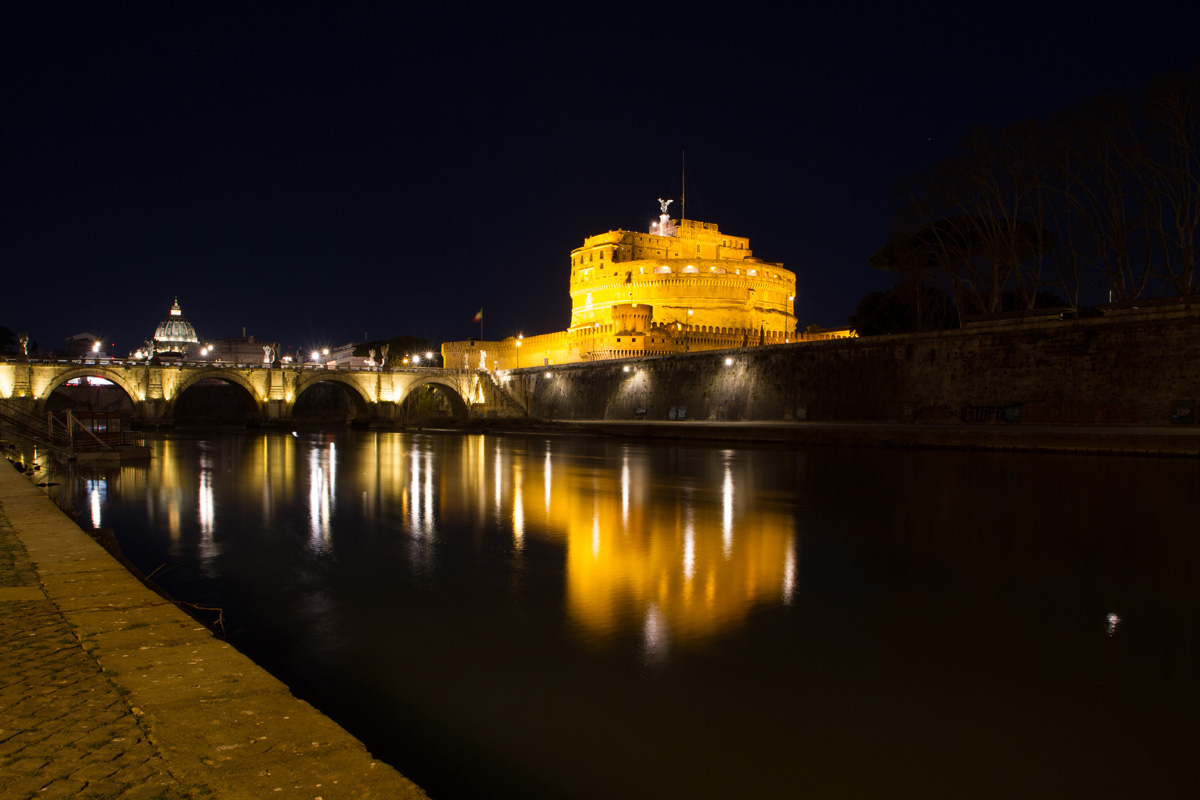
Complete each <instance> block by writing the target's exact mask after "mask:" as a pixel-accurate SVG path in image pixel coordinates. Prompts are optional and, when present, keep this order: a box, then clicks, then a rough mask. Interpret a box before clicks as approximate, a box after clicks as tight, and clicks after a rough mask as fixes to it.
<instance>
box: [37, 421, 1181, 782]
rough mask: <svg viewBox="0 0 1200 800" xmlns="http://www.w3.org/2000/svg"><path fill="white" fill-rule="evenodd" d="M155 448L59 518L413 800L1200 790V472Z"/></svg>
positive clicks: (1176, 465) (197, 436)
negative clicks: (213, 620) (414, 794)
mask: <svg viewBox="0 0 1200 800" xmlns="http://www.w3.org/2000/svg"><path fill="white" fill-rule="evenodd" d="M150 444H151V445H152V446H153V449H154V451H155V457H154V459H153V460H152V461H150V462H149V463H143V464H124V465H121V466H119V467H116V466H114V467H111V468H102V467H86V466H70V467H68V466H63V467H61V468H59V470H58V471H57V472H55V473H54V474H53V475H52V476H51V480H52V481H55V482H57V483H59V484H60V485H58V486H55V487H51V489H50V491H52V492H56V493H59V494H60V495H61V496H62V497H63V498H64V499H66V500H68V501H69V502H70V503H72V504H73V506H74V508H75V509H76V510H78V511H79V512H80V515H79V522H80V524H81V525H82V526H84V527H91V526H95V527H104V528H111V529H113V530H114V531H115V534H116V536H117V539H118V541H119V542H120V545H121V547H122V549H123V551H124V553H125V554H126V555H127V556H128V557H129V558H130V559H131V560H132V561H133V562H134V563H135V564H137V565H138V566H139V567H140V568H141V569H142V570H143V571H145V572H152V571H153V572H155V579H156V580H157V581H158V582H159V583H160V584H161V585H162V586H163V587H164V588H166V589H167V590H168V591H169V592H171V593H172V594H173V595H174V596H175V597H176V598H177V599H180V600H185V601H190V602H193V603H197V604H200V605H206V606H218V607H220V608H221V609H223V616H224V623H225V630H226V632H227V635H228V638H229V640H230V641H231V642H232V643H233V644H235V645H236V646H237V647H238V648H239V649H241V650H242V651H243V652H245V653H247V654H248V655H249V656H251V657H252V658H253V659H255V660H256V661H257V662H259V663H260V664H262V665H263V666H264V667H266V668H267V669H269V670H270V671H271V672H273V673H274V674H276V675H277V676H279V677H280V678H281V679H282V680H283V681H285V682H286V683H287V684H288V685H289V686H291V687H292V690H293V691H294V692H295V693H296V694H297V695H299V696H301V697H303V698H305V699H308V700H310V701H311V702H313V703H314V704H315V705H316V706H317V707H318V708H320V709H322V710H323V711H325V712H326V713H327V714H329V715H330V716H332V717H333V718H334V719H336V720H337V721H339V722H340V723H342V724H343V725H344V726H345V727H346V728H348V729H349V730H350V731H351V732H352V733H354V734H355V735H357V736H358V737H359V738H361V739H362V740H363V741H364V742H365V743H366V744H367V746H368V748H369V749H370V750H371V751H372V752H373V753H374V754H375V755H376V756H377V757H379V758H382V759H384V760H385V761H387V762H389V763H391V764H393V765H395V766H396V767H397V768H398V769H400V770H401V771H402V772H404V773H405V774H406V775H408V776H409V777H410V778H412V779H414V780H415V781H417V782H418V783H419V784H421V785H422V786H423V787H424V788H425V789H426V790H427V791H428V792H429V793H430V794H431V796H432V797H434V798H435V800H446V798H489V797H522V798H541V797H545V798H558V797H562V798H616V797H621V798H640V797H655V798H664V797H688V798H709V797H713V798H715V797H722V798H727V797H754V798H771V797H820V798H824V797H947V798H949V797H954V798H960V797H1013V796H1035V797H1063V796H1089V797H1131V796H1153V797H1169V796H1185V795H1187V796H1190V792H1191V791H1192V790H1194V789H1195V786H1196V773H1195V768H1194V761H1195V758H1196V754H1197V753H1198V752H1200V749H1198V745H1200V733H1198V730H1200V725H1198V724H1197V722H1196V719H1197V712H1198V711H1200V702H1198V701H1200V659H1198V655H1197V654H1198V652H1200V616H1198V615H1197V613H1196V612H1197V608H1198V606H1200V588H1198V587H1200V583H1198V581H1197V577H1198V575H1197V573H1198V572H1200V546H1198V544H1197V530H1198V528H1200V526H1198V525H1197V514H1196V498H1197V495H1198V493H1197V489H1198V488H1200V464H1198V463H1196V462H1195V461H1191V460H1174V459H1149V458H1117V457H1095V458H1091V457H1082V456H1057V455H1021V454H997V453H970V452H941V451H937V452H934V451H912V452H910V451H899V450H870V449H839V448H832V447H827V448H807V449H794V448H783V447H778V448H776V447H762V446H760V447H727V446H722V445H715V444H696V445H692V444H680V443H661V442H643V441H635V440H614V439H605V438H578V437H556V436H543V435H537V436H533V435H530V436H521V435H506V436H494V435H464V434H457V433H398V432H364V431H350V430H339V431H336V432H322V433H304V432H299V433H295V434H293V433H290V432H288V433H283V432H269V433H268V432H254V431H249V432H228V431H224V432H206V431H195V432H190V433H189V432H175V433H171V434H165V435H161V436H159V437H157V438H152V439H151V441H150Z"/></svg>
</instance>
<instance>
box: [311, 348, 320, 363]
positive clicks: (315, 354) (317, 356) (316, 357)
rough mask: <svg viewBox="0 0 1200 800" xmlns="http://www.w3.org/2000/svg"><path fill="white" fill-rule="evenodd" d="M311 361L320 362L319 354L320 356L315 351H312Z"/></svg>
mask: <svg viewBox="0 0 1200 800" xmlns="http://www.w3.org/2000/svg"><path fill="white" fill-rule="evenodd" d="M312 360H313V361H320V360H321V354H320V353H318V352H317V351H316V350H313V351H312Z"/></svg>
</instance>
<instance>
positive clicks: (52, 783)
mask: <svg viewBox="0 0 1200 800" xmlns="http://www.w3.org/2000/svg"><path fill="white" fill-rule="evenodd" d="M0 613H2V614H3V624H2V625H0V797H3V798H68V797H69V798H81V799H82V798H123V799H125V800H175V799H176V798H192V797H218V798H256V799H258V800H261V799H262V798H296V799H297V800H314V798H315V799H316V800H335V798H387V800H393V799H395V798H400V799H401V800H403V799H404V798H424V797H425V794H424V793H423V792H422V791H421V790H420V789H419V788H418V787H417V786H416V785H415V784H413V783H412V782H411V781H409V780H407V779H406V778H405V777H404V776H402V775H401V774H400V773H398V772H397V771H396V770H395V769H393V768H392V767H390V766H388V765H387V764H384V763H382V762H379V761H377V760H376V759H373V758H372V757H371V754H370V753H368V752H367V750H366V748H365V747H364V746H363V745H362V743H361V742H359V741H358V740H357V739H355V738H354V737H352V736H351V735H350V734H348V733H347V732H346V731H345V730H343V729H342V728H341V727H339V726H338V725H337V724H335V723H334V722H333V721H331V720H330V719H328V718H327V717H325V716H324V715H322V714H321V713H320V712H319V711H317V710H316V709H314V708H313V707H312V706H310V705H309V704H307V703H305V702H303V701H301V700H298V699H297V698H295V697H293V696H292V694H291V693H290V692H289V691H288V688H287V687H286V686H285V685H283V684H282V683H280V682H279V681H278V680H276V679H275V678H273V677H272V676H271V675H269V674H268V673H267V672H266V671H265V670H263V669H261V668H260V667H258V666H257V665H256V664H254V663H253V662H252V661H250V659H248V658H246V657H245V656H244V655H242V654H241V653H239V652H238V651H237V650H235V649H234V648H233V647H231V646H230V645H228V644H226V643H225V642H222V641H221V640H219V639H217V638H216V637H214V636H213V635H212V634H211V633H210V632H209V631H208V630H207V629H206V628H204V627H202V626H200V625H199V624H198V623H196V621H195V620H193V619H192V618H191V617H190V616H188V615H187V614H185V613H184V612H182V611H181V610H179V609H178V608H177V607H176V606H175V605H174V604H173V603H171V602H169V601H167V600H164V599H163V598H162V597H160V596H159V595H157V594H156V593H154V592H152V591H151V590H149V589H147V588H146V587H145V586H144V585H143V584H142V583H141V582H140V581H138V580H137V579H136V578H134V577H133V575H131V574H130V573H129V572H128V571H127V570H126V569H124V568H123V567H122V566H121V565H120V564H119V563H118V562H117V561H116V560H115V559H114V558H113V557H112V556H111V555H110V554H109V553H108V552H107V551H105V550H104V549H103V548H102V547H101V546H100V545H99V544H97V543H96V542H95V541H93V540H92V539H91V538H90V537H89V536H88V535H87V534H85V533H84V532H83V531H82V530H80V529H79V528H78V527H77V526H76V525H75V524H74V523H73V522H72V521H71V520H70V519H69V518H68V517H67V516H66V515H65V514H64V513H63V512H62V511H61V510H60V509H59V508H58V507H57V506H55V505H54V503H53V502H52V501H51V500H50V499H49V498H48V497H46V496H45V495H44V494H43V493H42V492H41V491H39V490H38V489H37V488H36V487H35V486H33V485H32V484H31V483H30V481H29V480H27V479H26V478H25V477H24V476H23V475H21V474H20V473H19V472H17V471H16V470H13V469H10V468H9V467H8V466H7V465H5V464H0Z"/></svg>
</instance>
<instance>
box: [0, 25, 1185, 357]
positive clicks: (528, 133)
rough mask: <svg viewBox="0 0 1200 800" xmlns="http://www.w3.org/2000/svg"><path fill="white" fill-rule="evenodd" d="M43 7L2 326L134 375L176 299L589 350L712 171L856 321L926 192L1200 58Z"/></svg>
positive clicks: (727, 220)
mask: <svg viewBox="0 0 1200 800" xmlns="http://www.w3.org/2000/svg"><path fill="white" fill-rule="evenodd" d="M28 5H30V6H31V8H29V9H25V10H24V11H21V12H16V13H14V12H13V11H11V10H6V11H5V12H3V19H2V21H0V65H2V66H3V75H4V77H3V80H2V81H0V197H2V199H3V205H2V207H0V271H2V272H0V274H2V275H3V280H2V282H0V325H4V326H7V327H9V328H11V329H12V330H14V331H17V332H21V331H28V332H29V333H30V336H31V338H32V339H34V340H36V341H37V342H38V343H39V345H40V346H41V348H42V349H43V350H49V349H52V348H56V347H57V348H61V347H62V342H63V339H64V338H65V337H67V336H69V335H72V334H76V333H81V332H85V331H86V332H90V333H94V334H98V335H100V336H101V337H102V338H103V339H104V340H105V341H106V342H115V347H114V348H112V351H113V354H114V355H125V354H127V353H128V352H130V351H132V350H134V349H136V348H137V347H138V346H140V345H141V343H142V341H143V340H144V339H148V338H150V337H151V336H152V334H153V331H154V328H155V327H156V325H157V324H158V322H159V321H160V320H162V319H163V318H164V317H165V316H166V314H167V311H168V309H169V308H170V306H171V302H172V300H173V299H174V298H175V297H176V296H178V298H179V302H180V305H181V306H182V307H183V310H184V313H185V314H186V316H187V317H188V319H189V320H190V321H191V322H192V323H193V324H194V325H195V326H196V329H197V331H198V332H199V334H200V336H201V337H202V338H203V339H207V340H213V339H218V338H225V337H230V336H239V335H241V331H242V328H243V327H245V329H246V331H247V333H250V334H253V335H254V336H255V337H256V338H258V339H264V340H267V341H278V342H280V343H281V344H282V345H284V346H285V347H287V346H293V347H297V348H299V349H301V350H303V351H307V350H308V349H309V348H311V347H313V346H320V345H336V344H342V343H345V342H350V341H361V340H362V339H363V338H364V336H366V337H368V338H372V339H381V338H387V337H391V336H398V335H413V336H420V337H425V338H427V339H429V340H430V341H431V342H432V343H433V344H435V345H436V344H439V343H440V342H442V341H443V340H454V339H465V338H470V337H476V336H478V335H479V332H480V329H479V326H478V325H476V324H473V323H472V322H471V318H472V316H473V315H474V314H475V312H476V311H477V310H479V309H480V308H481V307H482V308H483V309H484V325H483V334H484V337H485V338H489V339H492V338H502V337H504V336H508V335H512V334H515V333H517V332H521V331H523V332H525V333H526V334H537V333H547V332H551V331H556V330H562V329H564V328H565V327H566V326H567V323H568V321H569V312H570V299H569V297H568V294H567V292H568V287H567V281H568V277H569V269H570V268H569V253H570V251H571V249H572V248H574V247H578V246H579V245H580V244H582V242H583V239H584V237H586V236H589V235H592V234H596V233H602V232H604V231H607V230H612V229H616V228H625V229H638V230H644V229H645V226H646V225H647V224H648V223H649V221H650V220H651V219H653V218H654V217H655V215H656V214H657V213H658V203H657V198H659V197H663V198H675V199H676V204H675V205H673V206H672V207H671V208H672V212H674V213H675V214H676V215H678V209H679V206H680V199H681V168H680V162H681V153H682V152H683V151H685V150H686V165H687V172H686V174H687V209H686V211H687V216H688V217H689V218H691V219H701V220H705V221H708V222H715V223H717V224H719V225H720V226H721V229H722V230H723V231H726V232H728V233H730V234H733V235H737V236H748V237H749V238H750V242H751V246H752V247H753V248H754V251H755V255H757V256H759V257H760V258H763V259H766V260H770V261H779V262H782V263H783V264H784V265H785V266H786V267H787V268H789V269H791V270H793V271H794V272H795V273H796V276H797V283H798V297H797V302H796V315H797V317H798V319H799V322H800V325H801V327H804V326H807V325H809V324H813V323H816V324H820V325H826V326H836V325H844V324H845V323H846V320H847V317H848V316H849V315H850V314H851V313H852V312H853V311H854V308H855V305H856V304H857V302H858V300H859V298H860V297H862V296H863V295H864V294H865V293H866V292H868V291H871V290H875V289H882V288H885V287H887V286H888V285H890V283H891V277H890V276H889V275H887V274H884V273H880V272H876V271H874V270H872V269H871V268H870V267H869V266H867V258H868V256H870V254H871V253H873V252H874V251H875V250H876V249H877V248H878V247H879V246H880V245H881V244H882V243H883V241H884V240H885V239H886V237H887V235H888V232H889V225H890V222H891V219H892V215H893V210H894V208H895V206H896V202H895V198H896V197H897V190H898V188H899V187H900V186H901V185H902V181H903V179H904V178H905V176H908V175H911V174H912V173H914V172H915V171H917V170H919V169H921V168H922V167H924V166H927V165H928V164H930V163H932V162H935V161H937V160H938V159H940V158H942V157H945V156H946V155H947V154H948V153H950V152H951V151H952V150H953V149H954V147H955V145H956V144H957V143H958V142H959V141H960V140H961V139H962V137H963V136H964V135H965V134H966V133H967V131H968V130H970V128H972V127H973V126H976V125H988V126H994V127H999V126H1003V125H1006V124H1009V123H1011V122H1016V121H1018V120H1021V119H1025V118H1046V117H1047V116H1049V115H1051V114H1053V113H1055V112H1057V111H1059V110H1064V109H1066V108H1068V107H1070V106H1073V105H1076V104H1078V103H1080V102H1081V101H1083V100H1085V99H1087V98H1089V97H1091V96H1094V95H1099V94H1108V93H1114V92H1121V91H1134V90H1136V89H1138V88H1139V87H1141V86H1142V85H1143V84H1145V83H1146V82H1148V81H1149V80H1151V79H1153V78H1155V77H1157V76H1159V75H1161V74H1163V73H1165V72H1169V71H1171V70H1175V69H1183V68H1186V67H1188V66H1189V65H1191V64H1192V63H1193V62H1194V60H1195V59H1196V57H1197V53H1198V52H1200V47H1198V46H1197V43H1196V42H1197V39H1196V36H1197V34H1196V31H1197V26H1196V22H1197V14H1196V12H1194V11H1193V12H1181V11H1180V10H1179V8H1180V7H1176V9H1175V11H1174V12H1173V13H1172V14H1170V15H1162V16H1148V17H1145V18H1133V17H1131V16H1129V14H1130V13H1133V12H1134V11H1137V12H1139V13H1145V11H1144V9H1145V8H1146V7H1145V6H1142V5H1139V6H1137V7H1136V9H1135V8H1134V7H1133V6H1130V7H1128V8H1127V9H1126V13H1123V14H1122V15H1114V16H1111V17H1105V16H1103V15H1101V14H1099V13H1098V12H1097V13H1089V14H1088V15H1086V16H1073V15H1070V14H1068V13H1066V12H1056V11H1054V10H1053V9H1052V8H1049V7H1047V6H1045V5H1039V6H1030V7H1024V8H1022V7H1018V6H1004V7H999V6H994V7H991V6H989V7H988V8H991V9H992V11H991V12H987V14H986V16H985V12H984V10H983V9H984V7H983V6H961V7H958V8H959V10H958V11H956V12H953V13H951V14H947V13H944V12H942V11H938V10H935V9H931V8H927V7H917V6H905V5H903V4H900V5H901V6H902V8H900V9H899V10H897V8H896V5H893V4H889V6H888V8H889V10H887V11H880V10H878V9H874V8H872V7H870V6H866V5H860V4H843V5H842V7H841V10H837V11H827V10H815V9H817V8H818V6H815V5H813V6H810V7H809V8H808V9H805V10H802V9H800V8H799V7H796V8H793V9H792V10H789V11H785V12H782V13H781V12H773V13H765V12H764V13H753V12H746V11H742V10H740V9H742V8H743V7H744V6H743V4H731V5H730V6H728V7H727V8H726V9H725V10H724V11H722V12H720V13H717V11H715V10H713V9H712V8H711V7H705V6H700V5H696V6H689V5H688V4H684V5H667V4H660V5H655V4H641V5H638V6H634V7H632V10H622V8H623V7H622V6H620V5H617V4H611V3H609V4H603V5H597V6H595V7H591V8H589V7H588V6H587V5H586V4H578V5H575V4H572V5H570V6H569V7H568V6H567V5H566V4H556V5H559V6H561V8H560V9H559V10H556V11H549V12H546V11H537V12H535V11H532V10H530V9H529V8H527V7H524V6H519V5H517V6H514V5H510V4H487V5H484V4H460V3H419V4H407V3H365V2H360V3H340V4H336V5H335V4H332V3H331V4H316V3H292V4H288V5H287V6H286V7H285V8H284V9H283V10H265V9H271V8H277V6H274V5H272V4H256V3H246V4H236V5H230V6H222V5H217V4H210V3H187V2H167V3H158V4H153V5H146V6H144V7H142V6H133V5H129V4H108V3H89V4H80V5H78V6H72V5H70V4H61V3H38V4H32V3H31V4H28ZM243 5H244V6H246V7H242V6H243ZM251 6H252V7H253V8H250V7H251ZM689 8H692V9H694V11H693V12H692V13H694V14H695V16H694V17H692V18H686V15H687V14H688V13H689V12H688V11H686V9H689ZM1001 9H1003V13H1001ZM993 12H994V13H993Z"/></svg>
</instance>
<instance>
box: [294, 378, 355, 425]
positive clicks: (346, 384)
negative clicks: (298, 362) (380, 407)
mask: <svg viewBox="0 0 1200 800" xmlns="http://www.w3.org/2000/svg"><path fill="white" fill-rule="evenodd" d="M357 375H358V373H343V372H338V371H336V370H313V371H306V372H303V373H301V375H300V377H299V378H298V379H297V380H296V384H295V388H294V389H293V390H292V396H291V399H290V400H288V401H287V405H286V409H287V415H288V416H289V417H291V416H294V412H295V410H296V401H297V400H299V399H300V396H301V395H302V394H304V393H305V392H306V391H308V390H309V389H311V388H313V387H314V386H316V385H317V384H318V383H333V384H336V385H338V386H339V387H341V388H342V389H344V390H345V393H346V396H347V397H349V398H350V405H351V407H352V408H353V409H354V417H353V418H354V419H355V420H359V421H366V420H368V419H370V417H371V405H372V402H373V400H374V398H372V397H370V396H369V395H368V394H367V393H366V392H365V391H364V390H363V386H362V382H361V379H360V378H358V377H356V376H357Z"/></svg>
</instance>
